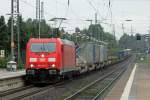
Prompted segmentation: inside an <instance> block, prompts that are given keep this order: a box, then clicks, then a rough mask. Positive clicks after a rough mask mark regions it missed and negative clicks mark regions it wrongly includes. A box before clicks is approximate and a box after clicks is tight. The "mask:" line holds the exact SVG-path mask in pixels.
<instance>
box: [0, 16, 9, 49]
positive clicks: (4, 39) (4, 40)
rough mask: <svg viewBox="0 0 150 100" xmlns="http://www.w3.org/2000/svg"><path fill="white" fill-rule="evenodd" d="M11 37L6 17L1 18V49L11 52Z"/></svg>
mask: <svg viewBox="0 0 150 100" xmlns="http://www.w3.org/2000/svg"><path fill="white" fill-rule="evenodd" d="M9 36H10V35H9V34H8V32H7V26H6V23H5V18H4V16H1V17H0V49H4V50H9V48H8V47H9V42H10V40H9V39H10V37H9Z"/></svg>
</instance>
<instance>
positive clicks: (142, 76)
mask: <svg viewBox="0 0 150 100" xmlns="http://www.w3.org/2000/svg"><path fill="white" fill-rule="evenodd" d="M104 100H150V55H147V56H146V60H145V61H141V62H138V63H135V64H133V65H130V66H129V67H128V70H127V71H126V72H125V73H124V74H123V76H122V77H121V78H120V79H119V80H118V82H117V83H116V84H115V86H114V87H113V88H112V90H111V91H110V92H109V93H108V95H107V96H106V97H105V99H104Z"/></svg>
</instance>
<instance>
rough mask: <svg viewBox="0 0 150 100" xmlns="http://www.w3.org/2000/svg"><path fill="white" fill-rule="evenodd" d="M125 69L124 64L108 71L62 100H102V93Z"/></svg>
mask: <svg viewBox="0 0 150 100" xmlns="http://www.w3.org/2000/svg"><path fill="white" fill-rule="evenodd" d="M129 62H130V61H129ZM129 62H128V63H129ZM126 69H127V67H126V64H124V65H123V66H122V67H120V68H118V69H114V70H112V71H110V72H109V73H107V74H106V75H104V76H102V77H100V78H98V79H97V80H95V81H94V82H91V83H90V84H88V85H86V86H85V87H83V88H81V89H80V90H78V91H77V92H75V93H73V94H72V95H70V96H68V97H66V98H65V99H64V100H97V99H98V100H103V93H104V92H105V91H107V89H108V88H109V87H110V86H111V85H112V84H113V82H115V80H117V79H118V78H119V76H120V75H121V74H123V72H124V71H125V70H126Z"/></svg>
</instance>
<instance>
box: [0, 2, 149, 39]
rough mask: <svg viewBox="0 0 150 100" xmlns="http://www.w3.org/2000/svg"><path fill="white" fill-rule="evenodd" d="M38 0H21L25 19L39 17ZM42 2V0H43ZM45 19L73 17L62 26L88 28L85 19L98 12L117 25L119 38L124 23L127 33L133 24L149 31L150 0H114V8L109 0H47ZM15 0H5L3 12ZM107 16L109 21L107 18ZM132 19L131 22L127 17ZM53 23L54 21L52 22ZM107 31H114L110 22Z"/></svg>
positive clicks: (135, 29)
mask: <svg viewBox="0 0 150 100" xmlns="http://www.w3.org/2000/svg"><path fill="white" fill-rule="evenodd" d="M35 1H36V0H20V13H21V14H22V16H23V18H24V20H26V19H27V18H29V17H30V18H35V12H36V11H35ZM41 1H42V0H41ZM43 1H44V10H45V15H44V16H45V19H46V20H47V22H48V20H49V19H51V18H53V17H65V18H67V19H69V20H67V21H65V23H63V24H62V26H64V27H67V28H66V29H65V30H72V29H74V28H75V27H79V28H81V29H83V28H87V27H88V25H89V24H90V23H89V22H86V21H84V20H86V19H94V14H95V12H96V11H97V12H98V20H103V22H105V23H110V24H111V22H112V23H113V24H115V30H116V36H117V38H119V37H120V36H121V35H122V34H123V33H122V29H121V28H122V26H121V24H122V23H124V27H125V32H127V33H128V34H131V32H130V30H131V25H132V27H133V32H134V34H135V33H141V34H145V33H148V30H149V29H150V27H149V26H150V13H149V10H150V0H110V1H111V10H112V21H111V13H110V9H109V0H70V5H69V6H68V5H67V2H68V0H43ZM10 5H11V0H1V3H0V15H5V16H6V19H7V18H8V15H6V14H7V13H10ZM104 19H106V20H104ZM127 19H130V20H132V21H131V22H126V21H125V20H127ZM48 23H49V24H52V22H48ZM101 25H102V26H103V27H104V29H105V31H109V32H111V31H112V27H111V26H110V25H106V24H101Z"/></svg>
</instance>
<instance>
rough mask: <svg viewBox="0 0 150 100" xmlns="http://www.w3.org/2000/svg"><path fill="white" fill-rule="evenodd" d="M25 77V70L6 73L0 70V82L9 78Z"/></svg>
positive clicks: (4, 70)
mask: <svg viewBox="0 0 150 100" xmlns="http://www.w3.org/2000/svg"><path fill="white" fill-rule="evenodd" d="M23 75H25V70H18V71H15V72H11V71H7V70H6V69H0V80H1V79H6V78H11V77H19V76H23Z"/></svg>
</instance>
